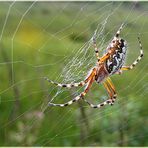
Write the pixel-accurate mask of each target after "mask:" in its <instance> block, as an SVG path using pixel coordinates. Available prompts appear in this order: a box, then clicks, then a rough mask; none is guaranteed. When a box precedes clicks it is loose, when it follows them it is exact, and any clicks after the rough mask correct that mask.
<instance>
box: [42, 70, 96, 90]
mask: <svg viewBox="0 0 148 148" xmlns="http://www.w3.org/2000/svg"><path fill="white" fill-rule="evenodd" d="M94 74H96V69H95V68H93V69H92V70H91V71H90V73H89V75H88V76H87V77H86V79H85V80H84V81H81V82H78V83H70V84H61V83H57V82H54V81H52V80H50V79H48V78H47V77H45V80H47V81H48V82H49V83H52V84H54V85H57V86H59V87H66V88H72V87H78V86H84V85H85V84H86V83H87V82H88V81H89V80H90V79H91V78H92V75H94Z"/></svg>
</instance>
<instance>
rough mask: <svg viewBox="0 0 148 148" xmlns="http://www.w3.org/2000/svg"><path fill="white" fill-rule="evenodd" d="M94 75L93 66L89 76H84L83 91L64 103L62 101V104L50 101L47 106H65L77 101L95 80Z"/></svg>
mask: <svg viewBox="0 0 148 148" xmlns="http://www.w3.org/2000/svg"><path fill="white" fill-rule="evenodd" d="M95 75H96V69H95V68H93V69H92V71H91V73H90V74H89V76H88V77H87V78H86V80H85V81H84V82H85V83H86V84H87V85H86V88H85V89H84V91H83V92H82V93H81V94H80V95H78V96H76V97H75V98H74V99H72V100H70V101H68V102H66V103H64V104H54V103H50V102H49V104H48V105H49V106H60V107H65V106H68V105H71V104H72V103H74V102H76V101H78V100H79V99H81V98H83V97H84V96H85V95H86V94H87V92H88V91H89V89H90V87H91V85H92V83H93V82H94V80H95ZM54 84H55V83H54Z"/></svg>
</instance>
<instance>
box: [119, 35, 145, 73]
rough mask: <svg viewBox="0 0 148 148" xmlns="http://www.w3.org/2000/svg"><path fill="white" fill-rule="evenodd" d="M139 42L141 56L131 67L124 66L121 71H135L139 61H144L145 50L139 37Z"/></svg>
mask: <svg viewBox="0 0 148 148" xmlns="http://www.w3.org/2000/svg"><path fill="white" fill-rule="evenodd" d="M138 42H139V46H140V55H139V56H138V58H137V59H136V60H135V61H134V62H133V63H132V64H131V65H130V66H123V67H122V68H121V71H122V70H131V69H133V68H134V67H135V66H136V65H137V64H138V63H139V61H140V60H141V59H142V57H143V48H142V44H141V40H140V37H139V36H138Z"/></svg>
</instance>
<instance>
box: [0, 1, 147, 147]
mask: <svg viewBox="0 0 148 148" xmlns="http://www.w3.org/2000/svg"><path fill="white" fill-rule="evenodd" d="M0 3H1V6H0V7H1V8H0V10H1V15H0V18H1V22H2V23H1V25H0V31H1V32H0V47H1V58H0V66H1V74H0V78H1V86H0V88H1V89H0V91H1V92H0V94H1V95H0V98H1V104H0V106H1V107H0V108H1V113H2V114H1V120H0V124H1V128H0V130H1V133H2V135H1V138H0V139H1V140H0V143H1V145H6V146H10V145H12V146H16V145H21V146H24V145H25V146H32V145H38V146H41V145H43V146H129V145H131V146H141V145H142V146H146V145H147V142H146V139H147V136H148V133H147V128H146V126H142V127H141V125H143V123H146V122H147V120H146V118H145V117H146V115H147V110H146V109H147V108H146V106H145V104H146V98H147V91H148V90H147V88H148V87H147V74H148V71H147V68H148V64H147V62H146V58H144V59H143V60H142V61H141V62H140V63H139V64H138V65H137V66H136V68H135V69H134V70H133V71H130V72H125V73H124V74H123V75H121V76H118V75H117V76H113V77H112V79H113V82H114V83H115V86H116V89H117V93H118V100H117V102H116V103H115V105H114V106H113V107H110V106H107V107H104V108H102V109H101V110H94V109H91V108H90V107H89V106H88V105H87V104H85V103H83V102H82V101H80V102H78V103H74V104H73V105H72V106H70V107H67V108H58V107H49V106H48V102H54V103H65V102H66V101H69V100H70V99H72V98H73V97H75V96H77V95H78V94H79V93H80V92H81V91H82V90H83V88H75V89H73V90H72V89H66V88H59V87H57V86H54V85H51V84H48V82H46V81H45V80H44V77H45V76H47V77H48V78H49V79H51V80H55V81H56V82H60V83H71V82H79V81H82V80H84V78H85V77H86V75H87V74H88V72H89V70H90V69H91V68H92V67H93V66H94V65H95V63H96V57H95V53H94V49H93V45H92V37H93V36H94V35H95V36H96V37H97V46H98V47H99V51H100V54H101V55H102V54H103V53H104V52H105V49H106V47H107V45H108V44H109V42H110V41H111V39H112V37H113V36H114V34H115V33H116V31H117V30H118V29H119V27H120V26H121V24H124V28H123V31H122V32H121V36H122V37H123V38H124V39H126V41H127V42H128V55H127V62H126V65H129V64H130V63H132V62H133V61H134V60H135V58H136V57H138V54H139V45H138V41H137V36H138V33H140V37H141V40H142V45H143V48H144V55H145V57H146V55H147V51H146V49H147V48H146V47H147V46H146V45H147V44H146V41H145V40H146V37H147V34H148V32H146V31H145V30H146V26H147V23H148V22H147V19H146V17H147V7H148V6H147V2H145V3H144V2H143V5H142V6H139V4H138V3H134V2H129V3H126V2H37V1H33V2H16V1H13V2H0ZM126 11H127V12H126ZM139 24H140V25H139ZM144 39H145V40H144ZM107 97H108V96H107V93H106V91H105V90H104V88H103V87H102V86H101V85H100V86H98V85H97V84H94V85H93V87H92V88H91V90H90V92H89V93H88V95H87V96H86V99H88V100H89V101H91V102H92V103H94V104H97V103H100V102H101V101H103V100H106V99H107ZM138 118H139V119H140V120H138ZM132 127H133V128H132ZM128 129H130V132H129V131H128ZM8 141H9V142H8ZM141 141H143V143H142V142H141Z"/></svg>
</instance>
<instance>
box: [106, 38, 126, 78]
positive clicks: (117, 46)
mask: <svg viewBox="0 0 148 148" xmlns="http://www.w3.org/2000/svg"><path fill="white" fill-rule="evenodd" d="M107 49H108V50H110V51H112V54H110V56H109V58H108V59H107V60H106V62H105V66H106V69H107V71H108V73H109V74H110V75H112V74H114V73H116V72H119V71H120V69H121V67H122V66H123V64H124V62H125V57H126V50H127V44H126V41H125V40H123V39H117V38H115V39H114V40H113V41H112V42H111V44H110V45H109V46H108V48H107Z"/></svg>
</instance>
